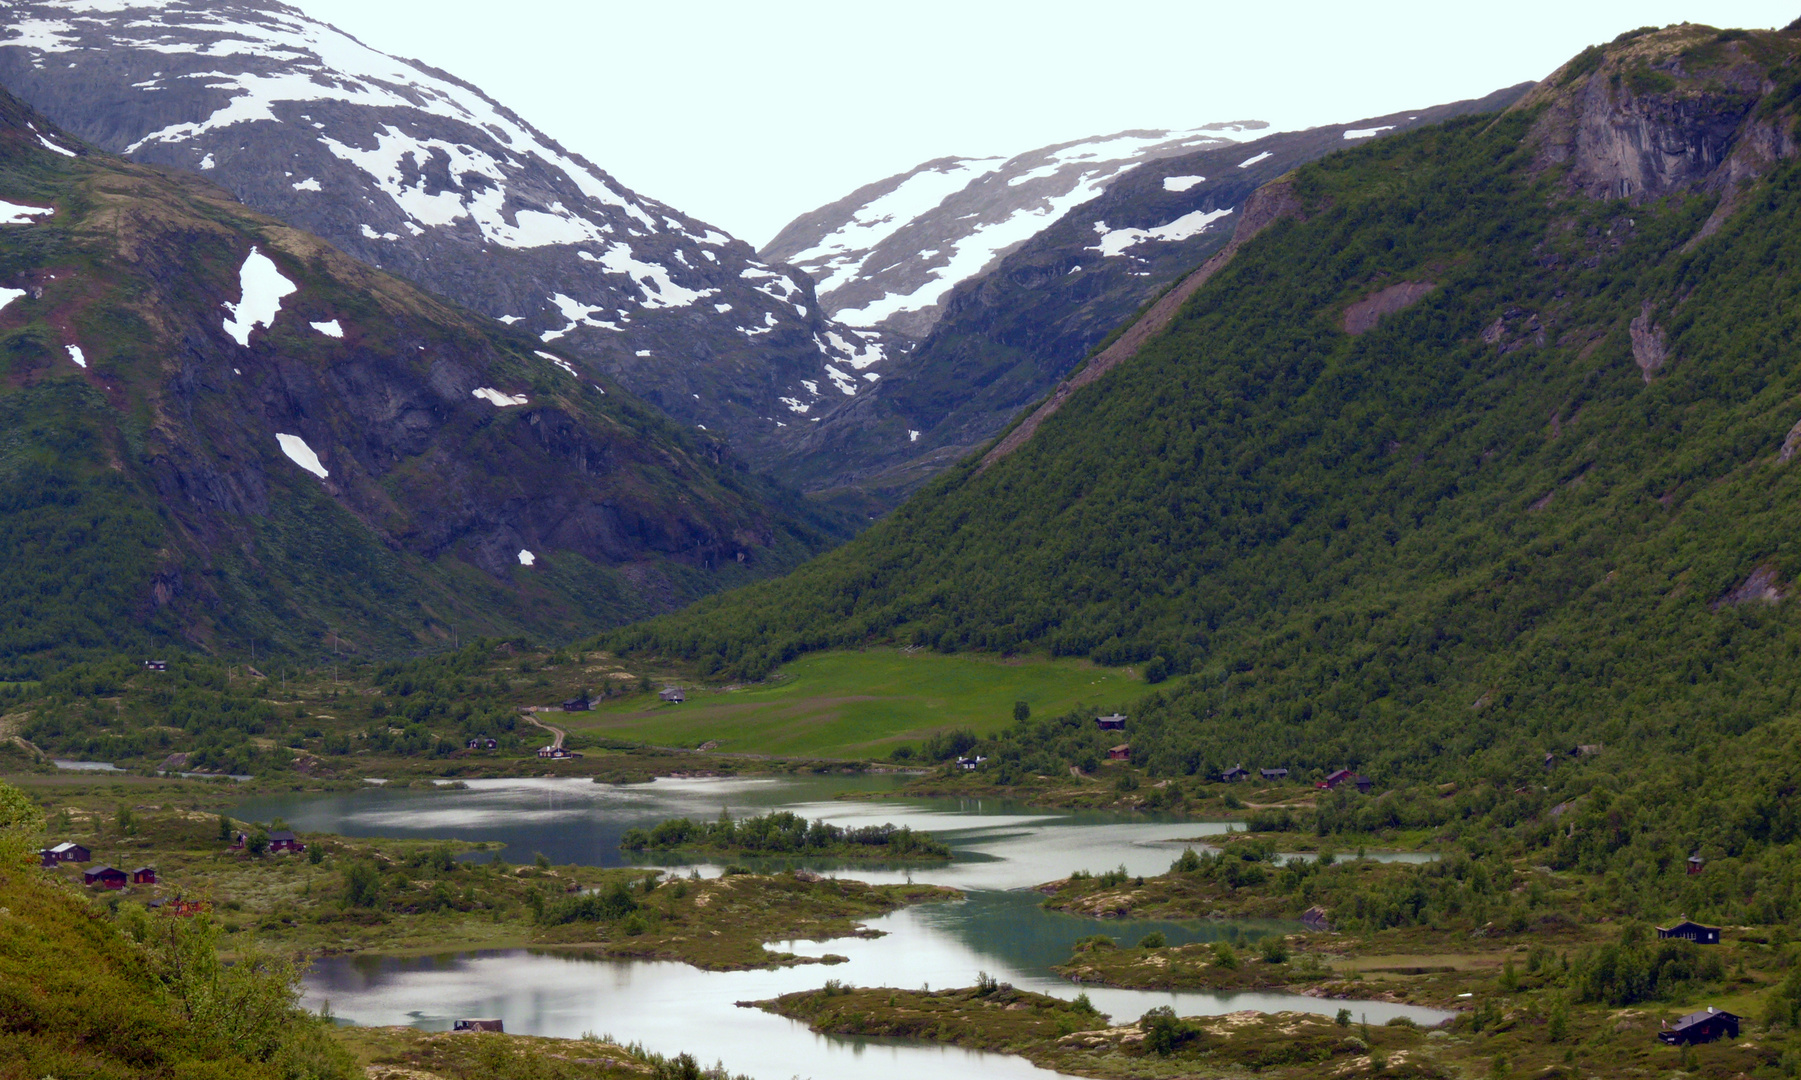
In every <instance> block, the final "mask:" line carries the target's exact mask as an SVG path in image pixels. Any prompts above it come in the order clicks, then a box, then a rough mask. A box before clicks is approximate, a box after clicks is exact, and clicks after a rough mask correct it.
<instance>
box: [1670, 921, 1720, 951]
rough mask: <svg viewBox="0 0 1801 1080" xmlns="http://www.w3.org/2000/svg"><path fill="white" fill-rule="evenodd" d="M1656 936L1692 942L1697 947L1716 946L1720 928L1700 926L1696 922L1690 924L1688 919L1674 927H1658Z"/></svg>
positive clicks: (1718, 940) (1718, 941)
mask: <svg viewBox="0 0 1801 1080" xmlns="http://www.w3.org/2000/svg"><path fill="white" fill-rule="evenodd" d="M1657 936H1658V937H1660V938H1681V939H1682V940H1684V941H1692V942H1694V943H1695V944H1697V945H1718V944H1719V943H1720V928H1719V927H1717V926H1702V925H1701V924H1700V923H1698V922H1691V921H1689V920H1688V919H1684V920H1682V921H1681V922H1679V923H1677V924H1676V925H1675V926H1660V927H1658V928H1657Z"/></svg>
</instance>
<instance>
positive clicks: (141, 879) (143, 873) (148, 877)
mask: <svg viewBox="0 0 1801 1080" xmlns="http://www.w3.org/2000/svg"><path fill="white" fill-rule="evenodd" d="M131 883H132V884H133V885H155V884H156V867H154V866H140V867H138V868H137V869H136V870H133V871H132V872H131Z"/></svg>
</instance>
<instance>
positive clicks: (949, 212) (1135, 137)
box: [762, 120, 1269, 340]
mask: <svg viewBox="0 0 1801 1080" xmlns="http://www.w3.org/2000/svg"><path fill="white" fill-rule="evenodd" d="M1268 126H1269V125H1268V124H1265V123H1263V122H1261V121H1255V120H1253V121H1245V122H1241V123H1230V124H1211V125H1208V126H1206V127H1202V128H1196V129H1194V130H1192V131H1122V132H1119V133H1118V134H1115V135H1103V136H1100V137H1097V138H1093V139H1081V140H1077V141H1075V142H1067V143H1059V144H1057V145H1055V146H1045V147H1040V148H1039V149H1037V150H1031V151H1028V152H1026V153H1023V154H1017V155H1015V156H1013V157H1010V158H1001V157H991V158H957V157H947V158H938V159H936V160H934V161H928V162H926V163H924V164H923V165H920V166H918V167H916V168H914V169H912V170H910V171H908V172H904V173H900V174H898V175H895V176H890V177H888V178H887V179H885V180H878V181H876V182H875V183H873V184H868V185H866V186H864V187H861V188H858V189H857V190H856V191H853V192H851V193H850V194H849V195H847V196H845V197H844V198H842V199H840V200H838V201H837V202H835V203H831V204H830V205H827V206H822V207H820V208H819V209H817V210H814V211H812V212H810V213H807V214H803V215H801V216H800V217H798V218H796V219H795V220H794V221H792V222H790V223H789V225H788V226H787V227H786V228H784V229H783V230H782V231H781V233H780V234H778V235H777V236H776V238H775V239H774V240H771V241H770V242H769V243H768V244H766V245H764V247H763V250H762V255H763V258H765V259H768V260H771V261H773V262H789V263H794V264H795V265H797V266H799V267H800V268H801V269H803V270H805V271H806V272H807V273H809V274H811V275H812V276H813V280H814V281H815V282H816V283H817V290H818V295H819V299H820V301H821V302H822V303H823V304H825V306H826V309H827V310H828V311H830V312H831V313H832V316H833V318H836V319H838V320H839V321H841V322H844V323H848V324H850V325H852V326H856V327H859V328H865V329H869V330H878V331H883V332H886V333H887V334H889V335H891V336H892V335H897V334H898V335H900V336H901V338H902V339H903V340H911V339H917V338H921V337H924V336H925V335H926V333H927V332H929V331H930V330H931V328H932V325H933V324H934V323H936V322H937V321H938V318H939V317H940V316H941V315H942V314H943V312H944V300H945V298H946V297H947V296H948V295H949V294H950V291H951V290H952V289H953V288H955V287H956V286H957V285H959V284H961V283H963V282H965V281H968V280H970V279H972V278H977V277H980V276H981V275H982V274H984V273H985V272H987V271H988V270H989V269H991V268H992V267H993V266H994V265H995V264H996V263H997V262H998V261H999V260H1000V259H1001V258H1002V257H1004V256H1005V255H1006V254H1007V253H1008V252H1010V251H1012V250H1013V249H1015V248H1017V247H1019V246H1020V245H1021V244H1023V243H1025V242H1026V241H1027V240H1029V239H1031V238H1032V237H1033V236H1035V235H1037V234H1038V233H1039V232H1042V231H1043V230H1044V229H1046V228H1048V227H1050V225H1051V224H1052V223H1054V222H1055V221H1057V220H1058V219H1059V218H1060V217H1062V216H1063V214H1064V212H1065V211H1067V210H1069V209H1070V208H1071V207H1073V206H1077V205H1080V204H1081V203H1085V202H1087V201H1088V200H1089V199H1092V198H1094V197H1095V196H1096V195H1098V194H1099V193H1100V192H1101V191H1103V190H1105V189H1106V187H1107V185H1108V184H1109V183H1111V182H1113V180H1114V179H1115V178H1117V177H1118V176H1119V175H1120V174H1121V173H1123V172H1125V171H1126V170H1127V169H1130V168H1132V167H1133V166H1135V165H1139V164H1142V163H1144V162H1147V161H1156V160H1158V159H1161V158H1167V157H1176V156H1180V155H1184V154H1192V153H1194V152H1196V151H1199V150H1209V149H1215V148H1219V147H1225V146H1229V145H1231V144H1233V143H1235V142H1239V141H1242V140H1244V139H1246V138H1248V137H1250V136H1249V135H1248V133H1249V132H1254V131H1258V130H1260V129H1262V128H1266V127H1268Z"/></svg>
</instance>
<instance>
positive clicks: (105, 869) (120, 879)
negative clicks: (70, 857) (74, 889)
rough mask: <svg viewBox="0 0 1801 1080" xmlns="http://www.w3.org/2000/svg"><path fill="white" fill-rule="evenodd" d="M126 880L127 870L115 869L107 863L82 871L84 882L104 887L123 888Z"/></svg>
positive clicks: (82, 880)
mask: <svg viewBox="0 0 1801 1080" xmlns="http://www.w3.org/2000/svg"><path fill="white" fill-rule="evenodd" d="M126 880H127V879H126V877H125V871H123V870H115V869H113V868H112V867H110V866H107V865H105V864H101V865H100V866H96V867H94V868H92V869H90V870H83V871H82V872H81V882H82V884H84V885H98V886H100V887H101V888H104V889H123V888H124V887H125V882H126Z"/></svg>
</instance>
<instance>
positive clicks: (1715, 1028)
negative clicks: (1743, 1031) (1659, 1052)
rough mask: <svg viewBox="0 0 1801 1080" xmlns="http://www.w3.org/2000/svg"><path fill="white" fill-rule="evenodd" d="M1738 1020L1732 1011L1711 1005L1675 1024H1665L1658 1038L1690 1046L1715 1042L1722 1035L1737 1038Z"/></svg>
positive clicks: (1674, 1044) (1666, 1041) (1673, 1043)
mask: <svg viewBox="0 0 1801 1080" xmlns="http://www.w3.org/2000/svg"><path fill="white" fill-rule="evenodd" d="M1738 1022H1739V1018H1738V1017H1737V1016H1735V1015H1733V1014H1732V1013H1729V1012H1726V1011H1725V1010H1723V1009H1716V1008H1714V1007H1713V1006H1712V1005H1709V1006H1708V1007H1707V1008H1706V1009H1705V1010H1704V1011H1702V1012H1698V1013H1689V1014H1688V1015H1687V1016H1685V1017H1683V1018H1682V1019H1680V1020H1678V1021H1676V1022H1675V1023H1674V1024H1665V1025H1664V1027H1663V1030H1662V1031H1660V1032H1658V1033H1657V1040H1658V1041H1659V1042H1665V1043H1668V1044H1670V1045H1671V1046H1690V1045H1693V1044H1695V1043H1709V1042H1713V1041H1714V1040H1715V1039H1718V1038H1721V1037H1722V1036H1723V1037H1725V1038H1728V1039H1736V1038H1738Z"/></svg>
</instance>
